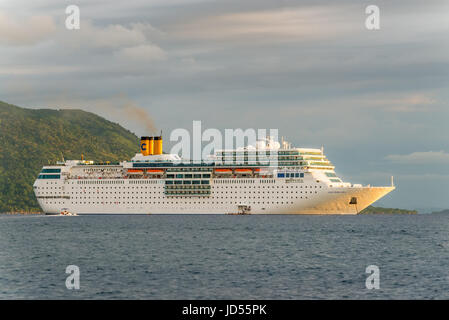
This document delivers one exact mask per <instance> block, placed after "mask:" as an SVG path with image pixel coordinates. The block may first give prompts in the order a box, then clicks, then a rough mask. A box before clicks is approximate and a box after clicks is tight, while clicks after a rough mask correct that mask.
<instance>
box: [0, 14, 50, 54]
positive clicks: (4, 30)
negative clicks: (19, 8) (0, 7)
mask: <svg viewBox="0 0 449 320" xmlns="http://www.w3.org/2000/svg"><path fill="white" fill-rule="evenodd" d="M55 32H56V25H55V22H54V21H53V18H52V17H50V16H31V17H19V16H15V15H11V14H6V13H5V12H1V11H0V44H6V45H13V46H23V45H33V44H36V43H39V42H41V41H43V40H47V39H49V38H50V37H51V36H52V35H53V34H54V33H55Z"/></svg>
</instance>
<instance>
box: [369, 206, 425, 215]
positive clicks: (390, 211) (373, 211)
mask: <svg viewBox="0 0 449 320" xmlns="http://www.w3.org/2000/svg"><path fill="white" fill-rule="evenodd" d="M417 213H418V211H416V210H406V209H397V208H381V207H373V206H369V207H366V208H365V209H363V210H362V211H360V214H417Z"/></svg>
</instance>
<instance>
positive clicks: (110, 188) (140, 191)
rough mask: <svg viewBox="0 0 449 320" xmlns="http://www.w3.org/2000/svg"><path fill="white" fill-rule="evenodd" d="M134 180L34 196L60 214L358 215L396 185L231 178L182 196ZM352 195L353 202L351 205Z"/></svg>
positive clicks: (66, 185) (66, 186) (61, 185)
mask: <svg viewBox="0 0 449 320" xmlns="http://www.w3.org/2000/svg"><path fill="white" fill-rule="evenodd" d="M136 181H138V180H136ZM136 181H133V180H127V181H126V184H125V185H120V187H117V186H116V184H115V183H114V182H115V181H114V180H103V181H102V182H104V183H105V184H100V185H95V186H93V187H92V186H90V185H89V184H87V187H86V185H83V184H77V183H79V181H72V182H73V184H72V182H71V181H66V182H63V181H62V180H60V181H57V182H54V184H53V185H52V188H55V189H56V190H60V191H59V192H57V193H56V194H54V193H53V195H52V196H49V197H46V196H45V195H44V194H38V196H37V198H38V201H39V204H40V206H41V207H42V210H43V211H44V212H45V213H46V214H59V213H60V212H61V210H62V209H67V210H69V211H70V212H74V213H76V214H79V215H80V214H358V213H359V212H360V211H362V210H363V209H364V208H366V207H367V206H369V205H370V204H372V203H373V202H375V201H377V200H378V199H380V198H381V197H383V196H384V195H386V194H387V193H389V192H390V191H392V190H394V188H395V187H338V188H336V187H327V186H325V185H322V184H320V183H316V182H315V183H314V182H312V181H311V182H309V183H307V182H302V183H287V181H288V180H275V181H274V182H273V183H266V182H264V181H263V180H261V179H235V180H234V181H233V182H234V183H232V184H228V183H223V184H213V185H212V186H211V195H210V196H207V197H201V196H191V197H181V196H165V195H164V187H163V181H162V180H159V181H152V182H155V183H154V184H142V185H141V184H133V183H132V182H136ZM270 181H272V180H270ZM86 182H90V181H86ZM92 182H94V181H92ZM37 183H39V182H37ZM42 183H44V182H42ZM117 188H119V189H117ZM116 190H120V191H116ZM44 192H45V191H44ZM117 192H118V193H117ZM51 197H53V198H51ZM354 197H355V198H356V199H357V203H355V204H351V199H352V198H354Z"/></svg>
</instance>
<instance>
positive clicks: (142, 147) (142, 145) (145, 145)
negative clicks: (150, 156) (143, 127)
mask: <svg viewBox="0 0 449 320" xmlns="http://www.w3.org/2000/svg"><path fill="white" fill-rule="evenodd" d="M140 150H142V151H145V150H147V144H146V143H142V144H141V145H140Z"/></svg>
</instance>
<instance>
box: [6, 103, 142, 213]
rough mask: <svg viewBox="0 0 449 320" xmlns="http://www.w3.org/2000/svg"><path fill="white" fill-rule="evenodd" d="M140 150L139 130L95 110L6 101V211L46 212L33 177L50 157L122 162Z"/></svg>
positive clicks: (54, 159) (52, 159)
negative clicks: (32, 106)
mask: <svg viewBox="0 0 449 320" xmlns="http://www.w3.org/2000/svg"><path fill="white" fill-rule="evenodd" d="M138 149H139V140H138V138H137V136H136V135H135V134H133V133H132V132H130V131H128V130H126V129H124V128H123V127H121V126H120V125H118V124H116V123H113V122H110V121H108V120H106V119H104V118H102V117H99V116H98V115H95V114H93V113H90V112H86V111H82V110H52V109H24V108H20V107H17V106H14V105H10V104H7V103H4V102H1V101H0V212H11V211H40V208H39V205H38V204H37V202H36V199H35V197H34V193H33V182H34V180H35V179H36V177H37V175H38V173H39V172H40V170H41V168H42V166H43V165H45V164H48V161H49V160H50V161H56V160H61V158H62V155H64V158H65V159H80V157H81V154H84V158H85V159H88V160H96V161H107V160H110V161H120V160H125V159H129V158H130V157H132V156H133V155H134V154H135V153H136V152H137V151H138Z"/></svg>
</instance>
